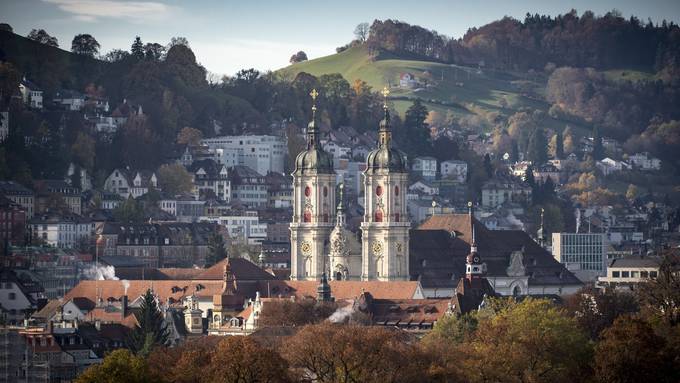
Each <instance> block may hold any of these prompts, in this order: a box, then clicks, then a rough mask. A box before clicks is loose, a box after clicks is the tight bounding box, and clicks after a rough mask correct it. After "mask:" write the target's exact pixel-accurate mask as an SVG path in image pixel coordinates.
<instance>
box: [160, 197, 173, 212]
mask: <svg viewBox="0 0 680 383" xmlns="http://www.w3.org/2000/svg"><path fill="white" fill-rule="evenodd" d="M158 207H159V208H160V209H161V210H163V211H164V212H166V213H169V214H172V215H174V216H177V198H174V197H169V196H162V197H161V199H160V200H159V201H158Z"/></svg>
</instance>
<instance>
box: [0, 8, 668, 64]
mask: <svg viewBox="0 0 680 383" xmlns="http://www.w3.org/2000/svg"><path fill="white" fill-rule="evenodd" d="M327 3H330V4H327ZM572 8H573V9H576V10H577V11H578V12H579V14H581V13H583V11H585V10H588V9H590V10H592V11H593V12H595V14H597V15H602V14H604V13H606V12H607V11H609V10H611V9H614V8H615V9H618V10H619V11H620V12H621V13H622V14H623V15H624V16H625V17H629V16H630V15H635V16H637V17H639V18H640V19H642V20H647V18H651V19H652V20H653V21H654V22H660V21H661V20H663V19H664V18H665V19H667V20H673V21H674V22H675V23H679V19H680V0H646V1H634V0H601V1H597V0H595V1H593V0H589V1H588V0H571V1H555V0H542V1H529V0H518V1H510V0H492V1H476V0H467V1H451V0H449V1H444V0H418V1H410V0H405V1H401V0H400V1H395V0H385V1H366V0H363V1H356V0H343V1H331V2H325V1H321V0H317V1H295V0H279V1H258V0H251V1H238V2H234V1H229V0H190V1H179V0H164V1H161V0H158V1H143V0H141V1H120V0H0V22H5V23H9V24H10V25H11V26H12V27H13V28H14V32H15V33H18V34H21V35H24V36H25V35H26V34H27V33H28V32H29V31H30V30H31V29H32V28H43V29H45V30H46V31H47V32H48V33H49V34H51V35H53V36H55V37H57V38H58V39H59V45H60V46H61V48H63V49H70V46H71V40H72V39H73V36H75V35H76V34H79V33H89V34H91V35H93V36H94V37H95V38H96V39H97V40H98V41H99V43H100V44H101V51H102V52H103V53H105V52H108V51H109V50H111V49H116V48H119V49H125V50H129V49H130V45H131V44H132V41H133V39H134V37H135V36H137V35H139V36H141V38H142V41H144V42H145V43H146V42H158V43H161V44H163V45H165V44H166V43H167V42H168V41H170V38H171V37H173V36H184V37H186V38H187V39H188V40H189V44H190V46H191V48H192V49H193V51H194V53H195V54H196V57H197V59H198V61H199V62H200V63H201V64H203V65H204V66H205V67H206V68H207V69H208V70H209V71H211V72H214V73H217V74H229V75H232V74H234V73H235V72H237V71H238V70H239V69H242V68H256V69H259V70H267V69H272V70H275V69H278V68H281V67H284V66H286V65H287V64H288V59H289V58H290V56H291V55H292V54H293V53H295V52H297V51H298V50H304V51H305V52H306V53H307V56H308V57H309V58H316V57H321V56H326V55H329V54H332V53H335V48H336V47H338V46H341V45H344V44H346V43H347V42H349V41H350V40H351V39H352V38H353V30H354V27H355V26H356V25H357V24H359V23H361V22H369V23H370V22H372V21H373V20H374V19H388V18H392V19H398V20H402V21H405V22H408V23H411V24H418V25H421V26H423V27H426V28H429V29H434V30H436V31H437V32H439V33H441V34H445V35H447V36H451V37H456V38H457V37H461V36H462V35H463V34H464V33H465V31H466V30H467V29H468V28H470V27H474V26H481V25H484V24H486V23H488V22H490V21H493V20H497V19H499V18H501V17H503V16H506V15H507V16H513V17H516V18H519V19H522V18H524V15H525V14H526V13H527V12H531V13H540V14H550V15H557V14H560V13H565V12H568V11H569V10H570V9H572Z"/></svg>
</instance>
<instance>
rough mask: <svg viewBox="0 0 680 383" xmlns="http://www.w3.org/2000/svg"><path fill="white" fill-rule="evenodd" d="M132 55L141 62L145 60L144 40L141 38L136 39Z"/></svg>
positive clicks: (131, 50) (131, 51)
mask: <svg viewBox="0 0 680 383" xmlns="http://www.w3.org/2000/svg"><path fill="white" fill-rule="evenodd" d="M130 53H132V55H133V56H134V57H136V58H138V59H140V60H141V59H143V58H144V44H143V43H142V39H141V38H140V37H139V36H137V37H135V41H134V42H133V43H132V48H131V49H130Z"/></svg>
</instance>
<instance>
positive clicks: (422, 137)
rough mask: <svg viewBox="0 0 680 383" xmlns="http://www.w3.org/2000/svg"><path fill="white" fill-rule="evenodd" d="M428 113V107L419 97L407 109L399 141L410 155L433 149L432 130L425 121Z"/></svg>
mask: <svg viewBox="0 0 680 383" xmlns="http://www.w3.org/2000/svg"><path fill="white" fill-rule="evenodd" d="M428 114H429V111H428V110H427V107H426V106H425V105H423V104H422V102H421V101H420V100H419V99H416V100H415V101H413V105H411V106H410V107H409V108H408V110H407V111H406V115H405V117H404V126H403V129H402V130H403V132H402V133H403V134H402V135H401V136H402V137H400V140H399V143H400V144H401V145H402V146H403V147H404V149H405V150H406V152H407V153H408V154H409V155H410V156H413V157H415V156H418V155H424V154H427V153H428V152H429V150H430V149H431V146H432V145H431V143H430V130H429V126H428V124H427V123H426V122H425V120H426V119H427V115H428Z"/></svg>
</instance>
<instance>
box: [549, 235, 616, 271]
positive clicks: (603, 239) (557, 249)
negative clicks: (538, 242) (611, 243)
mask: <svg viewBox="0 0 680 383" xmlns="http://www.w3.org/2000/svg"><path fill="white" fill-rule="evenodd" d="M607 247H608V241H607V235H606V234H603V233H553V234H552V253H553V257H554V258H555V259H556V260H557V261H558V262H560V263H562V264H563V265H565V266H566V268H567V270H569V271H571V272H573V273H574V274H575V275H576V277H578V278H579V279H580V280H582V281H595V280H597V277H598V276H602V275H605V273H606V269H607Z"/></svg>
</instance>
